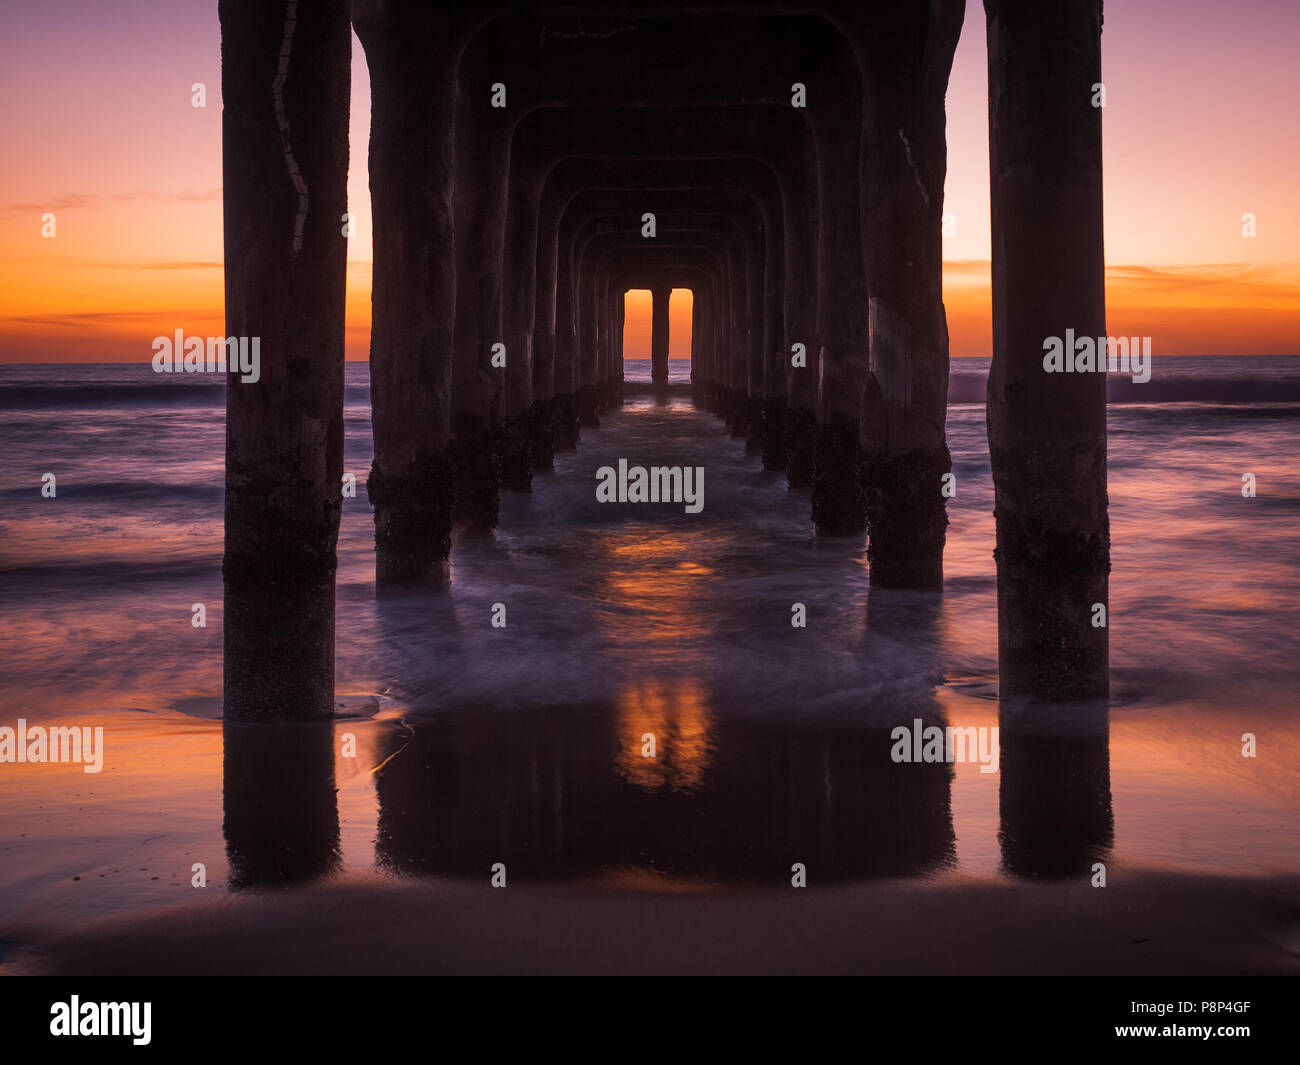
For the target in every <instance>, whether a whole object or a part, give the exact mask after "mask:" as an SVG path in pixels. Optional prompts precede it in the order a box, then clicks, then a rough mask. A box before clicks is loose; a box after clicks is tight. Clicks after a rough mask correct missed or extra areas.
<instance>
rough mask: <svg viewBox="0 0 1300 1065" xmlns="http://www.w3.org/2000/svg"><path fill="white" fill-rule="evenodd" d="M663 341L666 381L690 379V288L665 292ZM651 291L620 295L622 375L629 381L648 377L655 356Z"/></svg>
mask: <svg viewBox="0 0 1300 1065" xmlns="http://www.w3.org/2000/svg"><path fill="white" fill-rule="evenodd" d="M667 299H668V320H667V332H668V336H667V338H666V344H667V354H668V380H669V381H689V380H690V378H691V343H692V338H693V334H692V322H693V316H694V309H695V293H694V292H693V291H692V290H691V289H689V288H673V289H669V290H668V296H667ZM654 340H655V337H654V292H653V291H652V290H651V289H648V288H630V289H627V290H626V291H625V292H624V293H623V340H622V345H623V346H622V352H623V375H624V377H625V378H626V379H627V380H629V381H648V380H650V378H651V373H652V369H653V366H652V363H653V355H654Z"/></svg>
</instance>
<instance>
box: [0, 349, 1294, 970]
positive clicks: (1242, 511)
mask: <svg viewBox="0 0 1300 1065" xmlns="http://www.w3.org/2000/svg"><path fill="white" fill-rule="evenodd" d="M986 369H987V360H982V359H956V360H954V361H953V378H952V388H951V393H950V395H951V405H950V408H949V413H948V441H949V446H950V448H951V451H952V455H953V470H954V472H955V474H956V496H955V498H953V499H951V500H950V501H949V503H948V514H949V518H950V522H951V523H950V525H949V528H948V540H947V549H946V554H945V584H944V591H943V594H942V596H941V597H933V596H919V595H915V594H912V595H908V594H906V593H892V594H891V593H886V592H875V591H872V590H870V589H869V588H868V572H867V565H866V562H865V558H864V543H863V539H862V538H861V537H858V538H849V539H838V540H819V539H817V538H816V537H815V536H814V535H813V532H812V527H811V522H810V518H809V500H808V496H807V495H806V494H803V493H799V492H791V491H789V490H788V489H787V487H786V485H785V483H784V480H783V478H782V477H780V476H778V475H776V474H772V473H768V472H765V471H764V470H763V469H762V467H761V463H760V461H759V457H758V456H757V455H756V454H753V453H747V451H746V448H745V444H744V441H742V440H737V439H732V438H731V437H730V435H729V433H728V431H727V429H726V427H725V426H724V425H722V423H720V422H719V421H718V420H716V419H715V418H713V417H712V416H711V415H708V414H706V413H704V412H702V411H698V410H696V409H695V408H694V407H693V406H692V404H691V402H690V393H689V388H688V387H687V386H686V385H685V384H684V382H685V381H686V379H687V376H688V374H689V362H688V361H687V360H681V359H676V360H673V361H672V374H673V378H674V380H675V381H676V382H677V383H676V384H675V385H674V386H673V387H672V389H670V392H669V394H668V396H667V397H666V398H656V396H655V394H654V393H653V392H652V390H651V388H650V386H649V363H648V362H629V363H628V364H627V381H628V388H627V392H628V395H627V402H626V404H625V406H624V408H623V409H622V410H620V411H617V412H613V413H611V414H609V415H606V416H604V417H603V418H602V423H601V426H600V428H599V429H593V430H584V431H583V440H582V444H581V445H580V447H579V449H578V450H577V452H576V453H572V454H564V455H559V456H557V458H556V463H555V470H554V472H552V473H545V474H538V475H537V476H536V477H535V478H534V483H533V491H532V493H531V494H530V495H519V494H509V493H506V494H504V495H503V498H502V507H501V521H500V526H499V529H498V530H497V533H496V535H495V536H494V537H491V538H482V539H465V540H463V541H458V542H457V543H456V544H455V546H454V548H453V553H452V582H451V590H450V592H448V593H445V594H442V595H433V594H430V595H414V596H411V595H407V596H399V597H396V598H391V599H390V598H385V599H380V600H377V599H376V597H375V594H374V584H373V565H374V560H373V513H372V510H371V508H370V507H369V505H368V503H367V500H366V493H365V488H364V484H365V478H366V472H367V470H368V468H369V465H370V461H371V457H372V450H371V436H370V416H369V404H368V383H367V382H368V368H367V366H366V365H365V364H358V363H351V364H349V365H348V367H347V392H346V411H345V419H346V429H347V440H346V450H345V459H344V461H345V470H346V471H348V472H351V473H353V474H355V475H356V479H357V485H358V487H357V495H356V497H355V498H349V499H345V500H344V507H343V518H342V527H341V531H340V537H339V571H338V604H337V670H336V690H337V697H336V702H337V704H338V719H337V720H336V722H334V724H333V726H332V729H333V735H334V740H335V742H334V743H333V745H332V749H333V751H334V756H333V759H332V765H330V766H329V767H328V768H329V769H330V771H331V772H332V774H333V776H332V779H331V780H329V781H328V784H329V789H330V790H331V791H336V793H337V794H336V809H337V815H338V824H337V829H336V831H335V830H334V829H331V833H333V834H335V835H336V836H337V846H336V848H335V849H336V851H337V862H336V863H334V864H330V863H326V864H327V866H328V869H329V870H330V875H333V876H347V875H366V876H370V875H374V876H397V877H405V876H417V877H434V878H437V877H450V878H456V877H461V878H464V877H469V876H474V875H477V872H476V870H479V869H480V868H481V870H482V875H483V877H486V876H487V875H488V872H487V870H488V865H489V864H490V861H491V859H493V856H494V855H499V856H500V860H501V861H503V862H504V863H505V864H506V865H508V866H511V867H512V869H514V870H516V871H517V873H518V875H519V877H521V878H524V879H529V878H531V879H535V880H542V881H566V880H581V881H597V882H600V883H608V884H612V885H614V886H616V887H617V886H619V885H623V886H624V887H628V888H633V887H634V888H635V889H636V890H673V889H676V888H679V887H681V886H683V885H686V886H693V887H695V888H699V887H701V886H707V885H710V884H722V883H726V884H731V885H737V884H739V885H745V886H747V889H748V888H753V889H754V890H761V889H762V888H763V886H764V885H765V884H768V883H778V882H779V883H785V882H786V881H788V879H789V876H790V873H789V868H790V865H791V862H792V861H799V860H801V859H800V855H801V854H804V855H808V856H812V857H811V859H810V860H809V861H808V863H807V864H808V868H809V871H810V876H815V875H817V874H818V873H819V872H821V871H823V870H824V871H826V875H827V876H829V877H831V878H833V879H835V880H837V881H840V882H856V881H858V880H870V879H872V878H881V877H890V878H904V879H907V880H914V881H916V882H922V881H925V882H944V881H945V880H946V879H951V878H953V877H964V878H974V879H977V880H980V879H983V880H999V879H1001V880H1005V879H1007V878H1016V877H1022V878H1023V877H1027V876H1028V877H1031V878H1032V877H1033V876H1036V875H1044V876H1050V875H1055V874H1056V873H1057V872H1059V869H1056V866H1055V865H1054V863H1053V861H1052V860H1051V859H1050V857H1045V858H1044V859H1043V861H1042V862H1040V863H1038V864H1037V866H1036V863H1035V860H1034V858H1033V856H1032V855H1031V857H1030V858H1029V859H1028V860H1025V858H1024V854H1023V848H1024V846H1025V845H1026V843H1025V840H1024V838H1020V840H1019V842H1018V843H1017V841H1016V839H1015V838H1013V837H1016V836H1017V831H1016V830H1014V826H1015V825H1017V824H1018V825H1019V826H1020V829H1019V835H1020V837H1023V836H1024V835H1025V833H1026V831H1028V830H1026V828H1025V812H1024V810H1021V811H1020V813H1019V814H1017V811H1016V807H1017V804H1021V805H1023V804H1024V803H1025V802H1026V801H1032V800H1025V799H1024V797H1023V795H1022V794H1021V793H1020V792H1017V793H1016V795H1015V796H1012V795H1009V794H1008V788H1007V786H1006V784H1005V782H1004V781H1002V777H1003V776H1004V775H1005V773H1006V770H1007V768H1008V766H1007V764H1005V762H1004V765H1003V767H1002V772H1001V773H998V772H994V773H982V772H980V767H979V766H978V765H975V764H955V765H952V766H939V767H937V769H936V771H935V772H933V773H927V774H925V775H924V777H923V775H922V774H920V773H915V774H911V775H908V774H906V773H905V772H904V770H905V769H906V768H908V767H899V766H896V765H892V764H889V763H888V762H887V758H886V756H885V754H883V753H882V752H884V751H887V749H888V743H889V740H888V738H887V737H888V735H889V730H890V729H891V727H893V726H895V725H897V724H899V723H900V722H903V723H910V722H911V721H912V720H913V718H916V719H925V720H926V721H937V722H939V723H941V724H942V723H946V724H948V725H953V726H958V727H966V726H975V727H977V728H979V727H987V726H993V725H996V724H997V722H998V701H997V625H996V584H995V575H994V561H993V547H994V530H993V515H992V509H993V486H992V480H991V475H990V470H989V457H988V448H987V441H986V436H985V424H984V410H983V404H982V398H983V374H984V372H985V371H986ZM224 387H225V385H224V381H223V380H222V379H221V378H220V377H219V376H218V377H215V378H213V377H205V376H203V375H174V376H167V377H165V378H164V377H160V376H158V375H155V374H154V373H153V372H152V371H151V368H150V367H149V365H148V364H141V365H135V364H131V365H72V366H7V367H0V454H2V455H3V463H2V464H0V501H2V502H0V663H2V665H3V668H2V669H0V707H3V710H0V725H11V726H12V725H14V724H15V722H16V721H17V719H19V718H22V719H24V720H25V721H26V722H28V723H29V724H40V725H50V724H54V723H63V724H69V725H73V724H75V725H85V726H102V727H103V728H104V736H105V740H104V745H105V746H104V769H103V771H102V772H101V773H98V774H87V773H84V772H83V771H82V767H80V766H76V765H31V764H25V765H6V766H4V767H2V768H0V921H8V922H10V923H15V922H16V923H18V924H21V923H22V922H23V921H24V920H38V919H39V920H42V921H48V920H64V919H67V920H73V921H77V920H82V919H86V918H89V917H91V916H99V915H103V914H105V913H114V912H126V911H128V910H132V911H140V912H147V911H149V910H151V909H152V908H156V907H158V906H160V905H163V904H165V903H168V902H171V901H175V900H176V899H178V898H181V897H183V896H185V895H187V893H189V892H191V891H192V890H193V887H192V877H193V875H194V874H193V873H192V869H193V866H194V863H196V862H197V863H201V864H202V865H203V867H204V870H205V875H206V883H207V885H208V888H207V890H209V891H218V892H222V891H227V890H232V889H233V886H234V885H233V884H232V880H233V881H236V882H237V881H238V879H239V877H237V876H233V877H232V868H231V866H232V855H234V859H233V860H234V861H235V862H236V863H237V862H238V861H239V858H238V855H237V854H236V851H237V850H238V848H237V847H235V846H234V843H233V841H232V840H231V839H230V825H229V820H230V818H231V807H230V804H231V796H230V794H229V792H230V788H231V782H230V780H229V779H226V780H225V781H224V786H223V743H222V725H221V721H220V702H221V690H220V689H221V648H222V636H221V629H222V612H221V600H222V585H221V553H222V496H223V448H224ZM1112 398H1113V402H1112V403H1111V406H1110V408H1109V467H1110V516H1111V537H1112V573H1111V583H1110V589H1111V591H1110V618H1109V626H1110V632H1111V638H1110V647H1111V670H1112V674H1111V675H1112V698H1111V706H1110V712H1109V724H1108V730H1107V734H1106V736H1105V737H1104V739H1103V744H1102V747H1101V749H1100V756H1099V757H1100V761H1098V760H1097V759H1096V758H1092V760H1091V761H1089V762H1088V764H1087V766H1085V767H1084V770H1082V771H1083V772H1085V773H1086V774H1088V775H1089V779H1088V780H1087V781H1085V783H1084V786H1085V787H1086V788H1087V789H1091V791H1090V794H1092V795H1093V797H1094V798H1095V800H1096V803H1097V804H1098V808H1097V809H1096V810H1094V811H1092V813H1090V814H1089V815H1088V817H1087V819H1086V820H1087V822H1088V823H1087V824H1085V825H1082V826H1076V829H1077V837H1078V838H1077V842H1078V844H1079V847H1080V854H1081V855H1082V856H1083V857H1085V858H1087V859H1089V862H1090V861H1091V860H1092V859H1096V860H1098V861H1102V862H1104V863H1106V865H1107V867H1108V870H1109V874H1110V875H1111V876H1112V877H1115V876H1117V875H1122V873H1123V871H1124V870H1126V869H1146V870H1150V869H1156V870H1170V869H1173V870H1180V871H1185V872H1189V873H1214V874H1223V875H1231V876H1244V877H1249V876H1264V875H1268V874H1294V873H1295V872H1296V871H1297V870H1298V869H1300V860H1298V859H1300V851H1298V848H1297V838H1298V836H1297V827H1298V818H1297V811H1298V810H1300V791H1298V788H1297V785H1298V784H1300V767H1298V765H1297V759H1296V758H1295V755H1296V753H1297V752H1300V743H1298V742H1297V741H1298V740H1300V721H1298V719H1297V713H1296V709H1297V702H1296V699H1297V695H1296V693H1297V678H1298V677H1300V671H1298V668H1297V648H1298V644H1300V639H1298V637H1297V633H1300V605H1298V604H1297V595H1296V589H1297V588H1300V469H1298V468H1297V458H1298V456H1300V360H1296V359H1290V358H1282V357H1279V358H1264V357H1237V358H1208V357H1206V358H1168V357H1166V358H1158V359H1156V360H1155V363H1154V371H1153V374H1152V379H1151V381H1150V382H1148V383H1147V384H1144V385H1138V386H1128V387H1125V386H1124V385H1123V384H1122V383H1117V384H1116V388H1115V393H1114V395H1113V397H1112ZM620 458H623V459H626V460H627V461H628V463H629V465H638V464H640V465H646V466H649V465H670V466H671V465H680V466H693V467H703V469H704V471H705V485H704V492H705V494H704V499H705V505H704V507H703V510H702V511H701V512H700V513H698V514H691V513H687V512H685V509H684V508H683V507H682V506H681V505H680V504H676V505H674V504H654V505H642V506H632V505H620V504H603V503H598V502H597V500H596V495H595V491H594V489H595V485H596V471H597V470H598V469H599V468H600V467H601V466H605V465H615V466H616V465H617V462H618V460H619V459H620ZM47 473H52V474H54V475H55V479H56V480H55V484H56V495H55V496H54V498H45V497H43V495H42V491H41V488H42V478H43V475H44V474H47ZM1247 473H1250V474H1253V475H1254V478H1255V485H1256V494H1255V495H1254V497H1253V498H1247V497H1245V496H1243V492H1242V484H1243V475H1244V474H1247ZM796 603H798V604H803V605H804V610H805V614H806V618H807V624H806V626H805V627H802V628H798V627H795V626H792V625H791V616H792V607H793V605H794V604H796ZM196 604H203V605H204V611H205V614H206V617H205V621H206V624H205V626H204V627H195V625H194V624H193V619H194V617H195V610H194V608H195V605H196ZM496 604H501V605H502V606H503V607H504V615H505V618H506V624H505V626H504V627H494V626H493V625H492V624H491V619H492V617H493V616H494V612H496V611H495V605H496ZM496 613H499V612H496ZM917 619H921V620H917ZM292 623H293V619H291V618H286V619H285V624H292ZM647 734H652V735H653V736H654V737H655V738H656V742H657V743H658V745H659V748H660V750H659V753H658V755H657V756H656V757H654V758H647V757H644V756H643V755H642V753H641V746H642V744H643V737H644V736H646V735H647ZM1246 734H1251V735H1252V736H1253V737H1254V740H1255V743H1256V745H1257V752H1258V753H1257V754H1256V756H1255V757H1246V756H1244V755H1243V744H1244V743H1245V742H1246V741H1245V739H1244V737H1245V736H1246ZM349 735H350V736H352V738H353V740H354V746H355V756H354V757H353V756H348V755H346V754H344V753H343V751H344V740H345V738H346V736H349ZM1094 753H1095V752H1094ZM1010 757H1012V754H1011V752H1010V751H1009V750H1004V759H1007V758H1010ZM1090 758H1091V756H1090ZM926 768H927V769H929V768H935V767H926ZM1062 771H1063V772H1065V773H1066V774H1067V775H1068V774H1069V773H1071V772H1073V771H1074V765H1073V763H1071V762H1069V761H1068V760H1067V761H1065V762H1064V763H1062ZM1049 776H1050V774H1049ZM290 779H292V778H290ZM1000 783H1001V784H1002V787H1001V789H1000ZM1021 783H1022V784H1023V778H1022V779H1021ZM258 786H265V787H267V788H269V789H270V790H269V791H268V795H269V796H270V799H269V800H268V801H270V802H272V803H273V802H274V799H275V795H276V792H275V788H276V787H277V786H278V785H277V784H276V782H275V781H272V782H270V783H266V784H264V785H258ZM284 786H287V785H284ZM1036 786H1040V787H1048V788H1050V787H1051V782H1050V780H1049V781H1048V782H1047V783H1046V784H1041V783H1040V784H1039V785H1036ZM245 798H247V796H245ZM1102 807H1104V809H1102ZM1030 820H1031V821H1032V816H1030ZM223 824H224V825H225V830H224V831H223ZM1029 834H1031V835H1032V832H1030V833H1029ZM1068 834H1069V833H1068V832H1067V833H1066V835H1068ZM1017 848H1020V849H1019V850H1018V849H1017ZM1031 849H1032V848H1031ZM1076 857H1078V856H1077V855H1076ZM1067 864H1068V863H1067ZM1076 864H1077V863H1076ZM1088 864H1089V863H1085V866H1086V865H1088ZM2 954H3V945H2V944H0V960H2Z"/></svg>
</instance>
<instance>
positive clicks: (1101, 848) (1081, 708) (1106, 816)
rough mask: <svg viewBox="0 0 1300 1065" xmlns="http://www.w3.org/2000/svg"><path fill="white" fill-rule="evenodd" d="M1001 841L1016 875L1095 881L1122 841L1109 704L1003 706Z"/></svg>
mask: <svg viewBox="0 0 1300 1065" xmlns="http://www.w3.org/2000/svg"><path fill="white" fill-rule="evenodd" d="M998 723H999V730H1000V734H1001V746H1002V768H1001V772H1002V781H1001V788H1000V791H999V813H1000V817H1001V822H1002V827H1001V830H1000V831H999V833H998V840H999V842H1000V843H1001V845H1002V862H1003V866H1004V867H1005V869H1006V871H1007V872H1009V873H1012V874H1014V875H1016V876H1023V877H1043V878H1053V879H1054V878H1064V877H1075V876H1091V875H1092V873H1093V865H1094V863H1097V862H1105V861H1106V860H1107V858H1108V856H1109V854H1110V850H1111V847H1112V846H1113V844H1114V841H1115V833H1114V829H1115V822H1114V815H1113V813H1112V808H1111V795H1110V724H1109V710H1108V707H1107V706H1106V704H1105V703H1104V702H1100V703H1079V704H1074V705H1071V706H1060V707H1050V706H1041V705H1039V706H1022V707H1012V706H1003V707H1002V709H1001V711H1000V713H999V715H998Z"/></svg>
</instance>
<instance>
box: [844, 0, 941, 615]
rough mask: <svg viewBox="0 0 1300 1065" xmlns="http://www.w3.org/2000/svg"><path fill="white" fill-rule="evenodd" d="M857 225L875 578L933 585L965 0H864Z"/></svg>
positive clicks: (893, 584)
mask: <svg viewBox="0 0 1300 1065" xmlns="http://www.w3.org/2000/svg"><path fill="white" fill-rule="evenodd" d="M860 10H861V19H860V23H859V24H858V25H857V26H855V29H856V31H857V32H855V33H854V38H855V39H856V40H858V41H859V42H860V48H861V50H862V52H863V54H864V61H863V67H864V72H865V88H866V92H865V98H864V117H865V122H864V126H863V158H864V160H865V162H866V165H865V167H864V169H863V228H864V240H865V248H866V266H867V287H868V290H869V292H870V296H871V301H870V326H871V328H870V334H871V345H870V351H871V367H870V373H869V374H868V376H867V384H866V389H865V392H864V395H863V405H862V433H861V443H862V449H863V483H864V488H865V493H866V506H867V520H868V526H869V531H870V540H869V543H868V547H867V558H868V559H869V561H870V564H871V583H872V584H873V585H875V586H877V587H885V588H930V589H939V588H941V587H942V586H943V546H944V538H945V530H946V528H947V524H948V516H947V513H946V511H945V507H944V503H945V498H946V497H945V496H944V494H943V488H944V474H945V473H947V472H949V471H950V470H951V468H952V460H951V458H950V456H949V453H948V445H947V442H946V439H945V432H944V423H945V421H946V418H947V404H948V326H947V320H946V317H945V314H944V308H943V238H942V225H943V189H944V176H945V173H946V170H947V145H946V143H945V118H944V94H945V92H946V91H947V86H948V74H949V72H950V70H951V69H952V56H953V51H954V50H955V49H956V47H957V38H958V37H959V36H960V34H961V25H962V17H963V15H964V11H965V4H964V0H942V2H936V3H932V4H930V5H928V6H923V5H918V4H883V5H877V6H873V7H863V8H861V9H860Z"/></svg>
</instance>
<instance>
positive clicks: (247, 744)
mask: <svg viewBox="0 0 1300 1065" xmlns="http://www.w3.org/2000/svg"><path fill="white" fill-rule="evenodd" d="M222 737H223V743H224V757H223V776H224V781H225V786H224V792H223V800H224V806H225V818H224V821H223V824H222V831H223V832H224V834H225V837H226V854H227V857H228V859H229V861H230V886H231V887H232V888H251V887H274V886H280V885H290V884H295V883H300V882H303V881H307V880H312V879H315V878H317V877H321V876H325V875H327V874H329V873H332V872H333V871H334V870H335V869H336V868H337V867H338V862H339V814H338V804H337V802H336V795H335V788H334V723H333V721H323V722H315V721H313V722H303V723H297V724H264V723H260V722H257V723H253V722H249V723H242V722H234V721H227V722H225V723H224V726H223V728H222Z"/></svg>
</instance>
